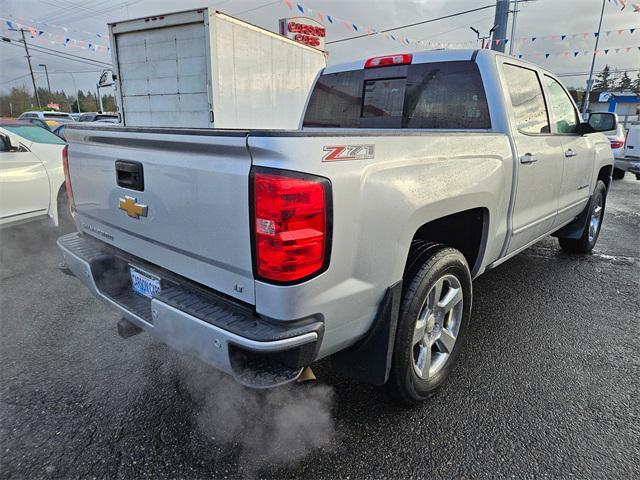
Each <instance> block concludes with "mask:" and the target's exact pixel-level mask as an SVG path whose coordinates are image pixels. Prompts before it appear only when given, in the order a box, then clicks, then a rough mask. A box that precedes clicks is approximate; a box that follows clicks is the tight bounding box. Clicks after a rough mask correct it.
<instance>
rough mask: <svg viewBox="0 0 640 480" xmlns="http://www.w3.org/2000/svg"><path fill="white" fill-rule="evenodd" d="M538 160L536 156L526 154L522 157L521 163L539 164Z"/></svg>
mask: <svg viewBox="0 0 640 480" xmlns="http://www.w3.org/2000/svg"><path fill="white" fill-rule="evenodd" d="M537 161H538V159H537V158H536V156H535V155H532V154H530V153H525V154H524V155H522V156H521V157H520V163H525V164H526V163H535V162H537Z"/></svg>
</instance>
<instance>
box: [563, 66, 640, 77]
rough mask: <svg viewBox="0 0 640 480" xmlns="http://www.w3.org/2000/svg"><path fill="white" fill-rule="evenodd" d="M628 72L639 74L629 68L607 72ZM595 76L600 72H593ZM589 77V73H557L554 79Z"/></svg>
mask: <svg viewBox="0 0 640 480" xmlns="http://www.w3.org/2000/svg"><path fill="white" fill-rule="evenodd" d="M630 72H640V68H629V69H626V70H609V73H611V74H616V73H630ZM594 73H595V74H599V73H602V70H600V71H599V72H594ZM587 75H589V72H576V73H557V74H556V77H584V76H587Z"/></svg>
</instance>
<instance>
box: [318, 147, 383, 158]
mask: <svg viewBox="0 0 640 480" xmlns="http://www.w3.org/2000/svg"><path fill="white" fill-rule="evenodd" d="M323 150H324V151H325V152H326V153H325V155H324V156H323V157H322V161H323V162H342V161H344V160H367V159H370V158H375V156H376V146H375V145H329V146H326V147H324V148H323Z"/></svg>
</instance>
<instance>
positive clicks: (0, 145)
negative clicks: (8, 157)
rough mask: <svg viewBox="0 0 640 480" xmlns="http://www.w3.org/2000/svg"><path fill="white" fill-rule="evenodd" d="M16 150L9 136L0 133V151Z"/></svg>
mask: <svg viewBox="0 0 640 480" xmlns="http://www.w3.org/2000/svg"><path fill="white" fill-rule="evenodd" d="M16 150H18V149H17V148H16V147H14V146H13V144H12V143H11V137H9V135H5V134H4V133H0V152H15V151H16Z"/></svg>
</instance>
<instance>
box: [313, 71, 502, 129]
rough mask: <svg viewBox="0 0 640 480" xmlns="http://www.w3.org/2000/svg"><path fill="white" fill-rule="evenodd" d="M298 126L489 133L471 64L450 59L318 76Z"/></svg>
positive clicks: (484, 101)
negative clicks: (300, 123) (302, 118)
mask: <svg viewBox="0 0 640 480" xmlns="http://www.w3.org/2000/svg"><path fill="white" fill-rule="evenodd" d="M303 126H304V127H321V128H394V129H398V128H410V129H457V130H460V129H465V130H466V129H479V130H488V129H490V128H491V120H490V116H489V107H488V105H487V99H486V95H485V91H484V86H483V83H482V78H481V76H480V71H479V69H478V66H477V65H476V63H475V62H473V61H451V62H433V63H419V64H411V65H395V66H386V67H378V68H372V69H365V70H355V71H347V72H339V73H330V74H325V75H322V76H321V77H320V78H319V79H318V82H317V83H316V86H315V88H314V90H313V93H312V94H311V98H310V100H309V105H308V107H307V111H306V114H305V119H304V123H303Z"/></svg>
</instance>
